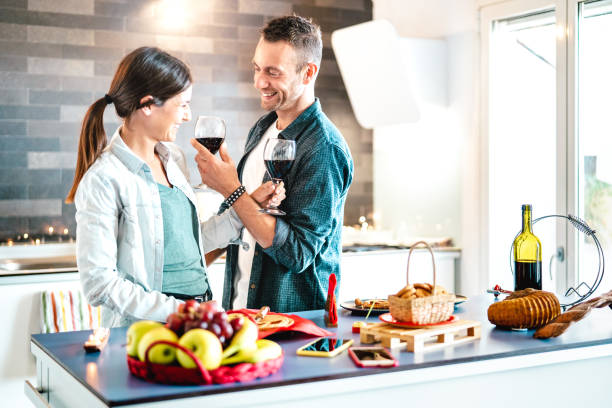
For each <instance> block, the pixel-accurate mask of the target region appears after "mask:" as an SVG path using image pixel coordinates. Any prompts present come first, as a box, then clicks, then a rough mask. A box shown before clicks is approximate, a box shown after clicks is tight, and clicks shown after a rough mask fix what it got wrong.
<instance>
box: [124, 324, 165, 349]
mask: <svg viewBox="0 0 612 408" xmlns="http://www.w3.org/2000/svg"><path fill="white" fill-rule="evenodd" d="M160 326H161V323H158V322H154V321H153V320H139V321H137V322H135V323H133V324H132V325H131V326H130V327H129V328H128V331H127V344H126V345H125V349H126V351H127V354H128V356H132V357H136V356H138V343H139V342H140V339H141V338H142V336H143V335H144V334H145V333H146V332H148V331H149V330H151V329H153V328H155V327H160Z"/></svg>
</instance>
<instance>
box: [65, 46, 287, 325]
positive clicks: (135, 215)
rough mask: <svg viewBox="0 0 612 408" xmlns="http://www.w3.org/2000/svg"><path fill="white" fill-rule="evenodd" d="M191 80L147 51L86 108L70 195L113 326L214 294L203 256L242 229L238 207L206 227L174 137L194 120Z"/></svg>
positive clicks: (85, 260) (84, 259)
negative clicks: (109, 131)
mask: <svg viewBox="0 0 612 408" xmlns="http://www.w3.org/2000/svg"><path fill="white" fill-rule="evenodd" d="M191 84H192V79H191V74H190V71H189V68H188V67H187V66H186V65H185V64H184V63H183V62H182V61H180V60H179V59H177V58H175V57H173V56H171V55H169V54H167V53H165V52H164V51H162V50H159V49H157V48H150V47H143V48H138V49H136V50H134V51H133V52H131V53H130V54H128V55H127V56H126V57H124V58H123V60H122V61H121V62H120V64H119V67H118V68H117V72H116V73H115V76H114V78H113V80H112V83H111V86H110V90H109V91H108V94H106V95H105V96H104V98H100V99H99V100H97V101H96V102H95V103H94V104H93V105H91V107H90V108H89V110H88V111H87V113H86V114H85V118H84V120H83V126H82V129H81V135H80V139H79V150H78V159H77V166H76V173H75V178H74V183H73V185H72V189H71V190H70V192H69V194H68V197H67V199H66V201H67V202H69V203H70V202H73V201H74V203H75V205H76V210H77V212H76V221H77V265H78V268H79V273H80V276H81V284H82V287H83V291H84V293H85V296H86V297H87V300H88V302H89V303H91V304H92V305H94V306H98V305H102V306H103V307H102V324H103V325H104V326H106V327H112V326H117V325H128V324H130V323H131V322H132V321H134V320H137V319H153V320H158V321H164V320H165V319H166V316H167V315H168V314H170V313H172V312H173V311H175V310H176V309H177V307H178V305H179V303H181V301H180V299H183V300H185V299H188V298H196V299H198V300H200V301H202V300H209V299H210V298H211V297H212V294H211V291H210V288H209V285H208V278H207V275H206V267H205V265H204V262H203V259H204V256H203V255H204V254H205V253H206V252H208V251H210V250H212V249H215V248H222V247H225V246H227V245H228V244H229V243H231V242H233V241H235V240H237V239H238V238H239V236H240V232H241V229H242V226H243V225H242V222H241V221H240V219H239V218H238V216H237V214H236V212H235V211H233V210H232V211H225V212H224V213H223V214H222V215H219V216H216V217H212V219H210V220H208V221H206V222H205V223H202V224H201V225H200V222H199V221H198V215H197V206H196V204H195V203H196V199H195V195H194V192H193V190H192V189H191V187H190V185H189V183H188V179H187V172H186V168H185V161H184V156H183V154H182V152H181V151H180V149H178V148H177V147H176V146H175V145H173V144H172V143H167V142H173V141H174V140H175V138H176V133H177V131H178V128H179V126H180V125H181V124H182V123H183V122H186V121H189V120H190V119H191V110H190V107H189V103H190V100H191V92H192V85H191ZM111 103H112V104H113V105H114V106H115V110H116V112H117V115H118V116H119V117H120V118H122V119H123V123H122V125H121V126H120V127H119V129H117V131H116V132H115V134H114V135H113V137H112V138H111V140H110V142H109V143H108V146H107V142H106V134H105V132H104V127H103V116H104V110H105V108H106V106H107V104H111ZM277 190H278V189H277ZM283 194H284V191H281V190H278V191H277V192H276V193H275V190H274V186H273V185H272V184H271V183H266V184H264V185H262V186H261V187H260V188H259V189H258V190H256V191H255V192H253V193H252V194H251V197H252V199H254V200H255V201H257V202H261V203H262V204H263V203H264V202H265V201H267V200H269V199H274V200H275V201H277V200H278V199H279V198H282V195H283ZM273 195H274V197H273ZM228 199H229V197H228ZM232 199H235V195H234V196H233V197H232ZM231 203H232V202H231V201H230V202H229V204H231ZM249 216H250V214H249ZM202 237H204V239H203V238H202Z"/></svg>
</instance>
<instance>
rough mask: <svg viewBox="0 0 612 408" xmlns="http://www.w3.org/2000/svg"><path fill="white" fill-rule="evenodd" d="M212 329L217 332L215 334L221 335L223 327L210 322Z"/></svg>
mask: <svg viewBox="0 0 612 408" xmlns="http://www.w3.org/2000/svg"><path fill="white" fill-rule="evenodd" d="M210 331H211V332H213V333H215V336H217V337H219V336H220V335H221V327H220V326H219V325H218V324H217V323H211V324H210Z"/></svg>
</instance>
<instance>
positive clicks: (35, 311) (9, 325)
mask: <svg viewBox="0 0 612 408" xmlns="http://www.w3.org/2000/svg"><path fill="white" fill-rule="evenodd" d="M79 288H80V282H79V274H78V273H77V272H72V273H49V274H41V275H21V276H0V299H2V313H1V314H0V327H2V330H0V395H2V404H0V405H3V406H6V407H24V406H28V404H29V403H28V402H27V401H26V400H25V397H24V395H23V379H24V378H33V376H34V373H35V372H36V371H35V362H34V359H33V358H32V354H31V353H30V347H29V341H28V340H29V338H30V335H31V334H33V333H40V295H41V293H42V292H43V291H45V290H60V289H61V290H76V289H79ZM4 404H6V405H4Z"/></svg>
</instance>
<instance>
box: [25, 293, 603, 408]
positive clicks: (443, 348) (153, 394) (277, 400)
mask: <svg viewBox="0 0 612 408" xmlns="http://www.w3.org/2000/svg"><path fill="white" fill-rule="evenodd" d="M501 303H503V301H501V300H499V301H498V300H494V299H493V297H492V296H490V295H480V296H476V297H473V298H470V299H469V300H468V301H467V302H464V303H461V304H459V305H457V306H456V307H455V310H454V311H453V317H452V320H453V322H454V323H457V322H465V321H468V322H471V326H469V327H471V334H472V337H475V338H472V339H470V340H469V341H466V342H458V341H453V338H454V339H455V340H456V339H460V338H462V337H469V335H470V328H467V329H466V331H467V333H461V332H460V331H459V330H456V333H454V334H452V336H451V338H450V339H448V340H444V336H443V335H439V334H437V333H440V330H441V326H440V327H435V325H434V326H431V327H430V328H419V329H415V332H420V333H428V330H430V332H429V333H431V334H432V335H433V336H430V338H429V339H425V340H423V341H424V344H425V345H427V344H438V347H433V348H427V347H424V348H421V350H429V351H421V352H409V351H407V350H408V349H409V347H407V346H409V345H408V344H407V343H408V342H407V341H391V342H388V343H386V344H383V345H387V346H389V347H391V349H392V353H393V356H394V357H395V358H396V359H397V360H398V362H399V364H398V366H397V367H390V368H376V367H374V368H360V367H357V366H356V365H355V364H354V363H353V361H352V360H351V359H350V358H349V356H348V354H347V353H341V354H339V355H338V356H336V357H333V358H317V357H306V356H299V355H297V353H296V351H297V349H298V348H299V347H301V346H304V345H305V344H307V343H309V342H311V341H312V340H313V339H315V338H316V337H313V336H309V335H306V334H304V333H299V332H294V331H290V330H288V331H286V332H283V333H277V334H274V335H272V336H267V338H266V339H265V340H268V342H267V343H266V344H265V345H263V344H262V345H261V346H262V347H264V346H265V347H269V348H270V353H267V354H266V355H265V356H264V357H262V359H259V358H254V357H250V358H251V359H250V360H249V357H247V359H246V360H240V361H242V362H255V363H257V362H259V361H274V359H275V358H276V359H279V358H280V359H282V364H276V366H275V367H274V368H273V369H269V370H268V371H266V372H264V374H265V375H263V376H262V377H261V378H256V379H247V380H245V381H241V382H232V383H228V384H214V383H212V384H208V385H181V386H176V385H168V384H161V383H158V382H150V381H145V380H143V379H141V378H138V377H137V376H135V375H132V374H131V373H130V371H129V370H128V364H127V363H126V338H128V341H127V347H128V349H127V350H128V354H132V358H134V357H133V356H136V355H140V354H141V353H142V352H146V348H144V346H142V343H141V346H140V347H137V349H138V350H137V351H134V350H131V351H129V350H130V347H132V346H133V345H134V344H133V343H132V342H131V341H130V340H129V336H130V334H132V335H133V333H129V331H130V330H132V331H133V330H134V329H133V328H132V329H128V328H127V327H121V328H113V329H111V331H110V336H109V339H108V344H107V345H106V347H104V348H103V349H102V351H101V352H99V353H85V351H84V350H83V343H84V342H85V341H86V340H87V339H88V336H89V335H90V334H91V331H77V332H66V333H55V334H38V335H33V336H32V341H31V349H32V353H33V354H34V356H35V357H36V359H37V361H38V363H37V364H38V366H39V367H40V369H39V370H38V387H39V389H38V390H36V389H34V388H33V387H30V386H29V383H27V384H26V394H27V395H28V396H29V398H30V399H31V400H39V401H44V402H45V403H48V404H49V405H50V406H52V407H56V406H57V407H69V406H88V407H106V406H118V405H128V406H137V405H138V406H140V405H139V404H145V403H151V402H158V403H159V405H156V406H169V407H170V406H172V407H180V406H193V404H194V403H195V404H206V405H207V406H208V405H209V404H210V406H213V405H223V406H244V405H258V404H262V405H264V404H265V405H266V406H279V407H280V406H312V405H313V404H319V405H320V404H321V403H322V401H324V403H325V404H332V403H333V404H336V405H338V404H339V405H340V406H347V405H349V404H356V403H357V404H361V405H360V406H364V405H363V404H368V403H374V402H375V401H379V403H380V402H385V401H387V400H388V401H387V402H391V401H393V400H396V398H397V397H401V396H403V397H404V398H407V397H408V396H410V398H411V403H412V402H419V401H421V402H429V403H430V406H436V404H437V403H442V402H451V401H454V405H453V406H462V402H461V401H459V400H457V399H456V396H457V394H454V393H453V392H452V391H453V390H455V391H457V390H459V389H464V390H465V389H468V390H472V391H474V390H478V395H475V394H474V392H472V391H470V395H471V397H470V398H471V399H472V400H471V401H470V400H469V399H467V400H466V401H464V402H466V403H468V405H469V406H474V401H473V399H474V398H479V399H481V398H483V400H486V398H487V395H489V396H490V397H491V398H493V397H494V396H493V395H491V393H498V394H496V395H498V396H499V395H505V394H503V392H502V391H503V389H506V391H507V389H508V388H507V387H508V384H510V383H511V384H512V387H513V389H521V390H522V391H521V392H522V393H523V395H522V396H523V397H524V398H526V401H529V402H530V406H535V405H533V404H535V403H536V402H537V401H541V400H542V398H543V396H545V397H546V401H548V402H549V405H543V406H552V405H554V403H559V404H561V405H559V406H568V405H567V403H568V401H573V400H574V399H573V398H574V397H573V394H572V393H563V395H562V396H559V397H558V396H557V393H543V392H541V391H542V390H543V389H553V388H552V387H553V386H554V385H557V388H556V389H563V388H559V386H561V387H564V384H567V386H568V388H567V389H570V388H571V387H569V383H568V381H569V382H570V383H571V384H574V385H575V387H580V386H581V384H582V385H583V386H584V387H585V389H586V387H587V384H591V386H590V387H589V388H588V389H589V390H590V391H589V393H588V395H587V396H586V400H590V401H593V398H599V396H598V395H599V394H602V395H604V394H605V390H606V389H607V388H606V385H607V387H609V385H610V379H609V375H607V374H605V371H603V370H607V368H605V367H609V364H610V363H611V362H612V312H611V311H610V310H608V308H601V309H593V310H591V311H590V313H589V315H588V316H587V317H586V318H584V319H583V320H581V321H578V322H576V323H574V325H573V326H572V328H571V330H568V331H567V332H565V333H564V334H563V335H561V336H559V337H557V338H551V339H548V340H538V339H534V338H533V333H534V331H533V330H524V331H513V330H507V329H501V328H497V327H495V326H494V325H493V324H491V323H490V322H489V321H488V319H487V310H488V308H489V307H490V306H491V305H492V304H493V305H496V304H501ZM215 313H217V312H215ZM213 314H214V313H213ZM294 316H298V317H300V318H304V319H308V320H310V321H311V322H313V323H314V324H315V325H317V326H319V328H322V327H324V311H323V310H315V311H307V312H300V313H296V314H295V315H294ZM252 317H253V316H252ZM383 317H384V315H382V316H380V317H379V316H374V315H372V316H370V317H369V318H368V320H367V321H366V322H367V323H368V324H367V325H366V326H365V327H366V328H368V327H374V324H376V325H379V324H384V323H376V322H380V320H384V319H383ZM234 318H235V317H234ZM234 318H232V317H231V315H230V317H226V319H227V320H228V321H229V322H230V327H232V330H233V331H234V332H236V333H241V331H240V330H241V328H238V329H237V330H236V328H234V327H233V326H232V323H231V322H233V321H234ZM364 319H365V317H364V316H363V315H353V314H352V313H351V312H350V311H346V310H343V309H340V310H339V311H338V327H337V328H331V329H330V333H331V334H333V335H334V336H337V337H339V338H345V339H352V340H353V341H354V345H356V346H357V345H362V344H361V343H371V342H377V341H379V340H380V339H379V338H377V337H376V336H373V335H368V334H367V333H365V334H364V333H361V334H355V333H352V326H353V324H354V323H355V322H357V321H364ZM379 319H380V320H379ZM171 321H172V319H169V320H168V323H169V324H168V325H170V322H171ZM241 321H242V323H243V325H244V323H245V322H247V321H248V322H250V323H253V322H252V321H250V320H248V319H246V318H243V319H241ZM210 322H214V319H213V320H211V321H210ZM210 322H207V323H208V324H209V325H208V327H210V324H211V323H210ZM453 322H450V323H449V325H452V324H453ZM250 323H246V324H247V325H249V324H250ZM184 324H185V322H183V325H184ZM156 327H157V328H160V327H161V328H164V329H165V327H164V326H162V325H160V324H157V325H156ZM243 327H244V326H243ZM185 329H186V327H184V326H183V329H182V332H183V333H189V332H190V331H189V330H188V331H186V332H185ZM224 329H227V327H224ZM289 329H290V326H289ZM398 329H399V330H403V331H406V329H404V328H402V327H398ZM153 330H156V329H153ZM196 330H197V329H196ZM168 331H171V330H168ZM191 331H194V330H193V329H191ZM179 332H180V331H179ZM247 332H249V331H248V330H247ZM476 332H477V334H478V335H479V336H480V337H479V338H478V336H474V334H475V333H476ZM226 334H227V333H226ZM146 335H147V334H146V333H145V334H143V337H141V339H140V342H142V341H144V336H146ZM235 336H236V335H233V336H229V337H228V338H229V340H228V338H224V339H222V340H223V341H221V339H220V337H215V336H213V337H214V339H213V338H211V339H209V340H210V341H212V342H216V344H218V345H219V347H217V348H215V350H216V351H217V353H215V355H214V356H213V357H214V359H213V358H212V357H211V358H210V359H209V358H208V357H204V358H203V360H202V361H204V363H205V364H208V363H210V362H211V361H210V360H211V359H212V360H214V361H213V362H214V364H213V365H212V366H211V367H215V366H217V365H218V364H219V363H220V361H221V360H223V359H224V358H225V359H227V358H231V355H233V356H236V354H234V352H236V351H239V350H240V349H241V348H244V344H246V343H244V342H243V343H242V344H243V346H242V347H238V348H236V347H234V348H233V349H231V348H232V344H234V345H235V342H236V340H235V338H236V337H235ZM149 337H155V336H149ZM247 337H248V339H247V340H248V343H249V344H251V345H252V344H256V345H257V348H256V349H259V347H260V345H259V344H258V343H257V340H256V337H254V336H253V331H250V336H247ZM176 338H179V335H178V334H176V333H175V334H174V338H173V339H172V341H176ZM149 340H150V339H149ZM245 341H246V340H245ZM179 343H180V341H179ZM274 344H276V345H278V346H280V347H276V346H274ZM149 345H151V343H150V344H149ZM159 345H163V343H160V344H158V346H159ZM222 345H223V346H224V348H221V347H222ZM184 346H185V347H186V348H188V349H190V350H191V351H192V352H193V354H195V355H197V354H198V352H197V347H196V350H195V351H194V350H193V347H190V345H189V344H188V343H185V344H184ZM153 347H154V346H153ZM147 348H148V347H147ZM143 350H144V351H143ZM163 350H164V349H163V348H162V349H160V351H161V352H160V353H157V356H156V358H161V359H163V358H164V356H166V357H167V349H166V352H164V351H163ZM178 353H180V351H177V352H176V354H178ZM279 353H280V354H279ZM149 354H153V350H150V352H149ZM244 354H245V355H251V356H252V355H254V354H249V353H244ZM150 358H151V357H150ZM278 361H279V360H277V362H278ZM240 364H241V363H238V364H237V365H234V366H233V367H238V366H240ZM251 364H252V363H251ZM174 366H175V367H177V368H180V367H181V366H183V363H180V360H179V363H178V364H177V363H176V362H175V363H174ZM229 366H230V367H231V366H232V365H229ZM221 367H223V366H221ZM246 367H248V366H246ZM217 369H218V368H217ZM577 369H579V370H580V371H579V372H578V371H574V370H577ZM214 370H215V368H211V372H212V371H214ZM600 370H602V372H600ZM572 373H573V374H572ZM496 379H501V381H497V380H496ZM442 382H443V383H444V387H445V388H444V389H445V390H449V392H443V393H440V392H438V393H436V392H431V391H432V390H435V389H440V388H439V387H440V384H441V383H442ZM313 383H314V384H313ZM535 383H537V384H538V386H537V387H533V386H531V385H530V384H535ZM602 383H603V384H602ZM504 384H505V385H504ZM522 386H525V389H523V388H521V387H522ZM432 387H433V388H432ZM457 387H458V388H457ZM465 387H470V388H465ZM475 387H476V388H475ZM500 387H501V389H500ZM504 387H505V388H504ZM516 387H518V388H516ZM572 389H580V388H572ZM315 390H316V391H315ZM375 390H384V392H382V393H381V392H373V391H375ZM419 390H421V391H425V392H420V391H419ZM530 390H531V391H530ZM237 391H241V392H240V393H236V392H237ZM558 394H559V395H561V394H562V393H558ZM580 394H582V400H584V398H585V396H584V393H580ZM75 396H78V399H77V398H76V397H75ZM561 397H562V398H561ZM321 398H324V399H321ZM466 398H467V396H466ZM196 401H197V402H196ZM245 401H249V403H246V402H245ZM496 405H497V406H513V405H508V404H505V403H504V402H503V401H502V400H498V401H496ZM353 406H354V405H353ZM464 406H467V405H464ZM594 406H601V405H597V404H595V405H594Z"/></svg>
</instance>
